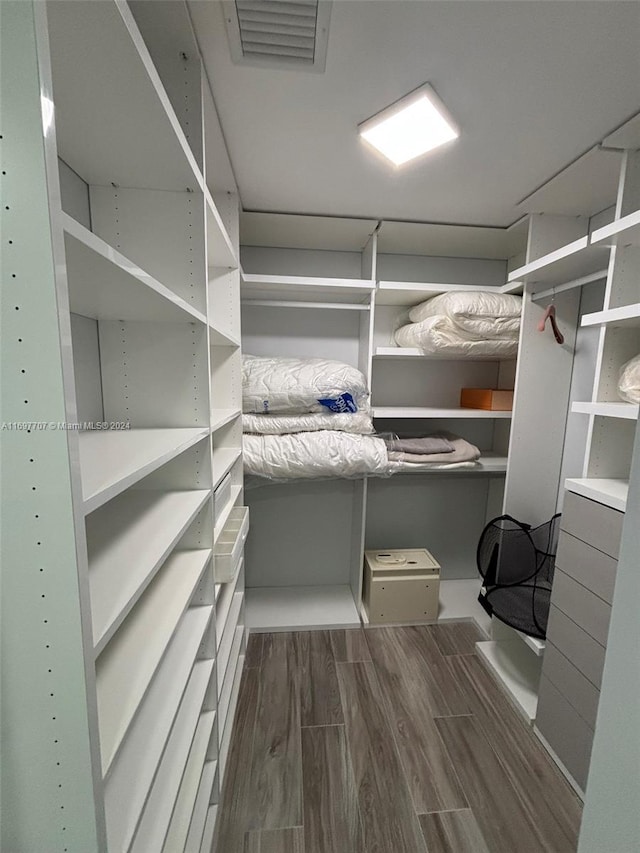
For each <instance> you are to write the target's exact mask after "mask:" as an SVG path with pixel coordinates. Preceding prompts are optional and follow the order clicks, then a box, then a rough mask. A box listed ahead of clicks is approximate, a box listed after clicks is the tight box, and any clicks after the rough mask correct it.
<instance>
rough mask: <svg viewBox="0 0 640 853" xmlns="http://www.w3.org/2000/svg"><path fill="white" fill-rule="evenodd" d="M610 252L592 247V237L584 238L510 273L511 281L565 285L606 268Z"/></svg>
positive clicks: (602, 248) (603, 248)
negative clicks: (590, 241)
mask: <svg viewBox="0 0 640 853" xmlns="http://www.w3.org/2000/svg"><path fill="white" fill-rule="evenodd" d="M607 252H608V249H607V248H606V247H602V246H590V245H589V237H588V236H584V237H580V238H579V239H578V240H574V241H573V242H571V243H567V245H566V246H561V247H560V248H559V249H556V250H555V251H554V252H549V254H548V255H544V256H543V257H542V258H538V259H537V260H535V261H531V263H529V264H525V266H523V267H519V268H518V269H515V270H513V272H511V273H509V281H510V282H512V281H516V280H517V281H522V282H535V283H536V284H540V285H543V284H551V285H553V284H563V283H564V282H567V281H572V280H573V279H577V278H582V277H583V276H587V275H590V274H591V273H594V272H597V271H598V270H600V269H601V268H602V266H603V264H604V265H605V266H606V257H607Z"/></svg>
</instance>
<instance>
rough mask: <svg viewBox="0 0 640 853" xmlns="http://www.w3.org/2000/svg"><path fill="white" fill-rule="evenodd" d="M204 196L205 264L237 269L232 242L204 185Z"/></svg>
mask: <svg viewBox="0 0 640 853" xmlns="http://www.w3.org/2000/svg"><path fill="white" fill-rule="evenodd" d="M204 197H205V200H206V204H207V266H209V267H225V268H227V269H237V268H238V259H237V257H236V253H235V252H234V250H233V243H232V242H231V239H230V237H229V234H228V232H227V229H226V227H225V224H224V222H223V221H222V217H221V216H220V212H219V211H218V208H217V207H216V203H215V202H214V200H213V196H212V195H211V193H210V192H209V188H208V187H205V190H204Z"/></svg>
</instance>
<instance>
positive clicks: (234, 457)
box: [213, 447, 242, 489]
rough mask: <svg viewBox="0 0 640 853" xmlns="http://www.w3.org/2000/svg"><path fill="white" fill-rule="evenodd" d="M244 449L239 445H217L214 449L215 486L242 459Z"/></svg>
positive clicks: (214, 486)
mask: <svg viewBox="0 0 640 853" xmlns="http://www.w3.org/2000/svg"><path fill="white" fill-rule="evenodd" d="M241 454H242V450H240V448H239V447H215V448H214V450H213V488H214V489H215V488H216V486H217V485H218V483H219V482H220V480H222V478H223V477H224V476H225V474H226V473H227V472H228V471H229V470H230V469H231V468H232V467H233V464H234V463H235V462H237V461H238V459H240V455H241Z"/></svg>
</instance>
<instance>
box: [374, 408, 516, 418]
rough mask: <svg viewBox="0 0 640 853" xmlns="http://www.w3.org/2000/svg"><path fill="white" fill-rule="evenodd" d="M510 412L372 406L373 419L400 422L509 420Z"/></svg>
mask: <svg viewBox="0 0 640 853" xmlns="http://www.w3.org/2000/svg"><path fill="white" fill-rule="evenodd" d="M512 414H513V413H512V412H500V411H487V410H486V409H460V408H457V409H440V408H437V407H435V406H434V407H431V406H427V407H420V406H374V408H373V417H374V418H388V419H394V420H396V419H397V420H401V419H405V418H447V419H448V418H485V419H486V418H489V419H493V418H510V417H511V416H512Z"/></svg>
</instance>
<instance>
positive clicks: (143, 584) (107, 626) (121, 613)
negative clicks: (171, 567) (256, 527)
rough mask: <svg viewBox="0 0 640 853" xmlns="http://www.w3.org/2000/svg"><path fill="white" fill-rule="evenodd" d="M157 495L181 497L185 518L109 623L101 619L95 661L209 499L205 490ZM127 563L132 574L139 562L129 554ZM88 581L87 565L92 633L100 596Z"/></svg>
mask: <svg viewBox="0 0 640 853" xmlns="http://www.w3.org/2000/svg"><path fill="white" fill-rule="evenodd" d="M137 494H140V495H141V496H142V497H149V498H150V499H153V498H154V497H155V498H157V497H158V496H159V495H158V493H157V492H153V491H148V492H147V490H144V491H143V490H140V492H138V493H137ZM161 494H162V495H167V496H172V495H175V496H176V497H178V499H180V498H182V497H184V501H183V503H184V504H185V506H186V508H187V509H188V512H187V514H186V515H183V517H182V518H181V521H180V524H179V525H178V527H176V528H174V529H173V531H172V532H171V536H170V537H169V538H168V539H166V540H165V542H164V544H163V547H162V550H161V551H159V552H158V553H157V555H156V556H155V559H154V562H153V564H150V565H148V566H147V567H146V570H145V571H144V572H143V573H141V574H140V575H139V577H138V581H139V582H138V583H137V585H136V587H135V590H133V591H132V592H130V593H128V594H127V596H126V600H124V601H122V603H120V604H118V605H117V613H116V614H115V615H114V616H113V617H112V618H111V619H108V620H104V619H103V620H102V622H103V623H104V625H103V627H102V629H101V631H100V633H99V635H98V636H95V635H94V655H95V656H96V657H97V656H98V655H99V654H100V652H101V651H102V649H103V648H104V647H105V646H106V644H107V643H108V642H109V640H110V639H111V637H113V635H114V634H115V632H116V631H117V630H118V628H119V627H120V625H121V624H122V622H123V621H124V619H125V618H126V616H127V615H128V614H129V613H130V612H131V610H132V608H133V607H134V605H135V604H136V602H137V601H138V600H139V598H140V596H141V595H142V594H143V593H144V591H145V590H146V588H147V586H148V585H149V583H150V582H151V581H152V580H153V578H154V577H155V575H156V573H157V572H158V571H159V569H160V568H161V567H162V565H163V563H164V561H165V560H166V559H167V557H168V556H169V554H170V553H171V551H172V550H173V548H174V547H175V545H176V543H177V542H178V540H179V539H180V537H181V536H182V534H183V533H184V532H185V531H186V529H187V528H188V527H189V525H190V524H191V522H192V521H193V520H194V519H195V517H196V516H197V515H198V513H199V512H200V510H201V509H202V508H203V507H204V505H205V504H206V502H207V501H208V500H209V499H210V498H211V491H210V490H207V489H198V490H195V491H193V492H191V491H184V492H179V491H176V492H163V493H161ZM172 511H173V513H174V515H173V518H175V507H172ZM89 523H90V521H88V522H87V524H89ZM127 534H128V536H127V540H130V539H131V529H130V527H128V528H127ZM128 559H129V560H130V562H131V564H134V565H135V567H136V569H135V571H137V570H138V567H139V566H140V560H139V558H136V555H135V553H130V554H129V555H128ZM118 560H119V562H120V559H119V557H118ZM108 569H109V567H108V565H107V566H106V567H105V568H104V569H103V571H104V572H105V573H108ZM110 574H111V576H112V573H110ZM131 576H132V575H131V573H128V575H127V577H128V578H131ZM92 577H95V566H94V567H93V575H92V564H91V561H89V587H90V590H91V605H92V623H93V625H94V631H95V624H96V614H95V611H96V608H97V606H98V602H97V601H96V597H98V598H99V600H100V603H103V602H104V594H102V595H99V596H97V594H96V590H95V583H94V584H92ZM114 609H115V605H114Z"/></svg>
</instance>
